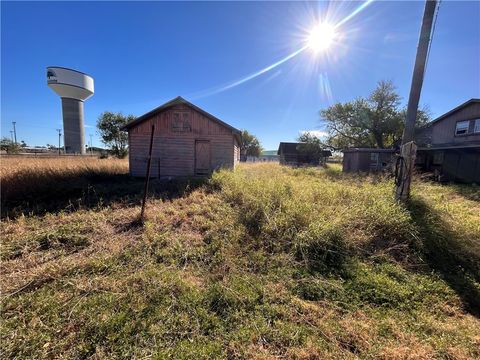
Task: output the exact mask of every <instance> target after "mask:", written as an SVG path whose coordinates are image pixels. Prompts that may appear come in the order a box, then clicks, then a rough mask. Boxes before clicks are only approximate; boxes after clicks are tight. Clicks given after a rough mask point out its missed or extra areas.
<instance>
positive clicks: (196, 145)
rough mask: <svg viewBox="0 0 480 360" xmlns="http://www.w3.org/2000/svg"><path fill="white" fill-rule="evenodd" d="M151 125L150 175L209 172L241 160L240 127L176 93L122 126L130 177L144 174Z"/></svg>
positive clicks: (174, 175)
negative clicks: (224, 120) (152, 134)
mask: <svg viewBox="0 0 480 360" xmlns="http://www.w3.org/2000/svg"><path fill="white" fill-rule="evenodd" d="M152 125H155V133H154V138H153V152H152V160H151V170H150V171H151V172H150V174H151V175H150V176H151V177H159V178H169V177H176V176H196V175H208V174H210V173H211V172H212V171H213V170H215V169H218V168H221V167H228V168H233V167H235V165H236V164H237V162H238V161H239V160H240V141H241V132H240V130H237V129H235V128H234V127H232V126H230V125H228V124H226V123H224V122H223V121H221V120H220V119H218V118H216V117H215V116H213V115H211V114H209V113H207V112H206V111H204V110H202V109H200V108H199V107H197V106H195V105H193V104H192V103H190V102H188V101H187V100H185V99H183V98H182V97H180V96H179V97H177V98H175V99H173V100H171V101H169V102H167V103H165V104H163V105H161V106H159V107H157V108H155V109H153V110H152V111H150V112H148V113H146V114H144V115H142V116H140V117H138V118H136V119H135V120H133V121H131V122H130V123H128V124H127V125H126V126H125V127H124V130H127V131H128V145H129V164H130V175H132V176H141V177H144V176H145V175H146V169H147V159H148V150H149V146H150V136H151V131H152Z"/></svg>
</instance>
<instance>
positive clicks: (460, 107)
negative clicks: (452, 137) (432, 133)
mask: <svg viewBox="0 0 480 360" xmlns="http://www.w3.org/2000/svg"><path fill="white" fill-rule="evenodd" d="M474 103H480V99H475V98H473V99H470V100H468V101H465V102H464V103H463V104H460V105H458V106H457V107H456V108H453V109H452V110H450V111H448V112H446V113H445V114H443V115H441V116H439V117H437V118H436V119H434V120H432V121H431V122H429V123H428V124H427V125H426V126H430V125H433V124H435V123H437V122H439V121H441V120H443V119H445V118H447V117H449V116H450V115H452V114H453V113H455V112H457V111H459V110H462V109H463V108H465V107H467V106H468V105H470V104H474Z"/></svg>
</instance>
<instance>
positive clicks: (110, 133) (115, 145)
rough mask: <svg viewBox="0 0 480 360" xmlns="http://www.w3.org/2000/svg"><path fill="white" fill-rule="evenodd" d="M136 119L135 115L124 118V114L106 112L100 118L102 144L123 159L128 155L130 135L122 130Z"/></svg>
mask: <svg viewBox="0 0 480 360" xmlns="http://www.w3.org/2000/svg"><path fill="white" fill-rule="evenodd" d="M134 119H135V116H134V115H127V116H124V115H123V114H122V113H112V112H109V111H105V112H104V113H102V114H101V115H100V116H99V118H98V121H97V128H98V130H99V131H100V136H101V137H102V142H103V143H104V144H105V145H107V146H108V147H110V149H111V150H112V152H113V154H114V155H115V156H117V157H120V158H123V157H125V156H126V155H127V152H128V150H127V146H128V134H127V132H126V131H123V130H122V127H123V126H124V125H126V124H127V123H128V122H130V121H132V120H134Z"/></svg>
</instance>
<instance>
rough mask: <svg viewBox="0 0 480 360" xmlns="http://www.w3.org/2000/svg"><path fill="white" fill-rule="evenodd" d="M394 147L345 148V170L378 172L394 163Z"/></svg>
mask: <svg viewBox="0 0 480 360" xmlns="http://www.w3.org/2000/svg"><path fill="white" fill-rule="evenodd" d="M394 154H395V150H394V149H375V148H350V149H345V150H343V171H344V172H349V171H352V172H355V171H362V172H378V171H382V170H385V169H386V168H387V167H389V166H391V165H392V161H393V155H394Z"/></svg>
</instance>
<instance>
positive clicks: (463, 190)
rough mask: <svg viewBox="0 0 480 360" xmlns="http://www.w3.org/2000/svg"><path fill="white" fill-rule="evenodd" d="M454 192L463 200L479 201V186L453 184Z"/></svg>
mask: <svg viewBox="0 0 480 360" xmlns="http://www.w3.org/2000/svg"><path fill="white" fill-rule="evenodd" d="M452 187H453V189H454V190H455V192H456V193H457V194H459V195H461V196H463V197H464V198H466V199H468V200H472V201H480V185H476V184H469V185H466V184H454V185H452Z"/></svg>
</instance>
